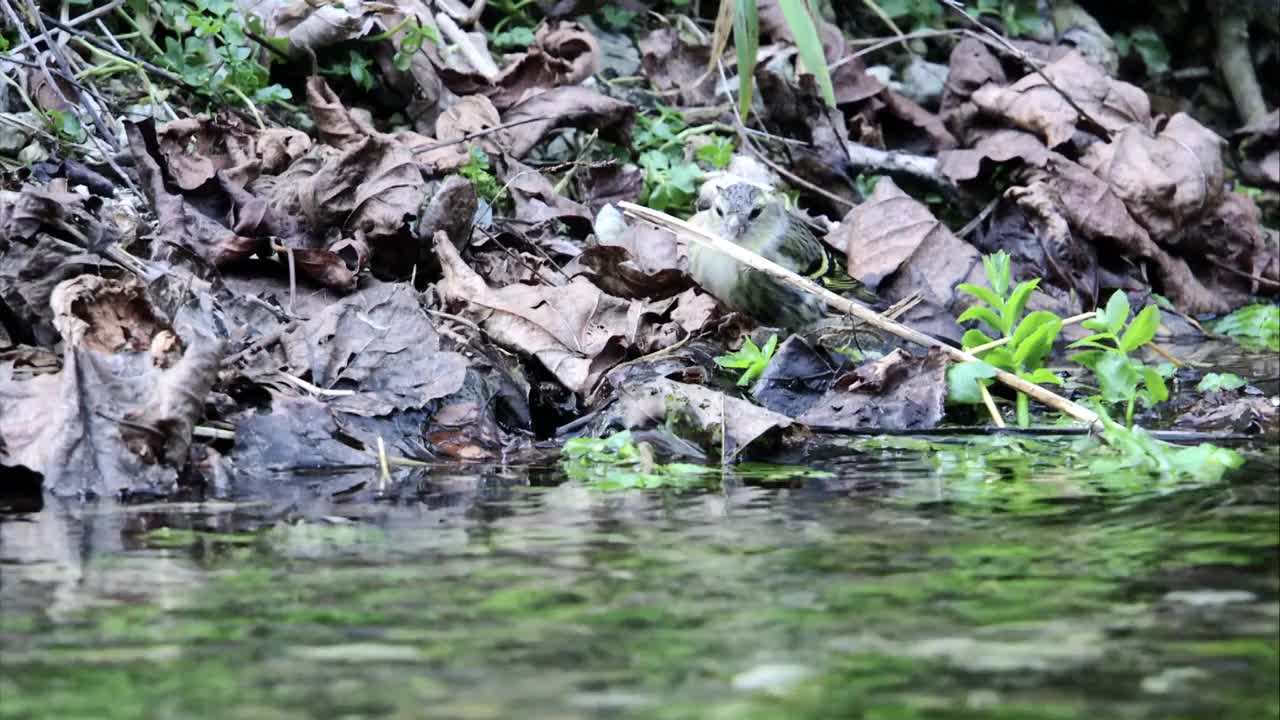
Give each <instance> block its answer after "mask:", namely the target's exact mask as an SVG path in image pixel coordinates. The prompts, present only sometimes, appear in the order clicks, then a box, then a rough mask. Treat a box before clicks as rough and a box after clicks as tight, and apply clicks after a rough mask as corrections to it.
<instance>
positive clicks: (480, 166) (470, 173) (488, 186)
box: [458, 147, 502, 205]
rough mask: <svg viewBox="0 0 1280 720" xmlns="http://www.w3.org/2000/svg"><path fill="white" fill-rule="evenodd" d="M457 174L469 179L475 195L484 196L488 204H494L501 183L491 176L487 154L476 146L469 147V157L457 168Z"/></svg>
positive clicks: (499, 191)
mask: <svg viewBox="0 0 1280 720" xmlns="http://www.w3.org/2000/svg"><path fill="white" fill-rule="evenodd" d="M458 174H459V175H461V176H462V177H464V178H466V179H468V180H470V181H471V185H472V186H473V187H474V188H475V189H476V195H479V196H480V197H482V198H484V199H485V200H487V201H488V202H489V204H491V205H492V204H495V203H497V201H498V197H499V196H500V195H501V194H502V185H501V184H499V183H498V179H497V178H496V177H494V176H493V172H492V170H491V168H490V167H489V154H488V153H486V152H485V151H483V150H481V149H480V148H478V147H472V148H471V158H470V159H469V160H467V163H466V164H465V165H463V166H462V167H460V168H458Z"/></svg>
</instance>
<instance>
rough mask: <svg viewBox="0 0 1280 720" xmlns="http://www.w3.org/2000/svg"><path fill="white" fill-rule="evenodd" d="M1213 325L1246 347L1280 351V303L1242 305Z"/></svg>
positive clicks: (1216, 329)
mask: <svg viewBox="0 0 1280 720" xmlns="http://www.w3.org/2000/svg"><path fill="white" fill-rule="evenodd" d="M1211 327H1212V330H1213V331H1214V332H1216V333H1220V334H1222V335H1226V336H1228V337H1230V338H1232V339H1234V340H1235V341H1236V342H1238V343H1240V344H1241V345H1243V346H1245V347H1246V348H1250V349H1263V348H1266V349H1269V350H1271V351H1273V352H1280V305H1276V304H1272V303H1259V304H1256V305H1249V306H1246V307H1242V308H1240V309H1239V310H1236V311H1235V312H1233V313H1231V314H1230V315H1228V316H1226V317H1224V318H1222V319H1221V320H1219V321H1217V322H1216V323H1213V325H1212V326H1211Z"/></svg>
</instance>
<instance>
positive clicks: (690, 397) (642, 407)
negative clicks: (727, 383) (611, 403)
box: [618, 377, 791, 461]
mask: <svg viewBox="0 0 1280 720" xmlns="http://www.w3.org/2000/svg"><path fill="white" fill-rule="evenodd" d="M618 403H619V405H620V406H621V408H620V411H621V413H622V423H623V425H624V426H625V427H627V428H630V429H639V428H646V427H653V426H655V425H662V424H664V423H666V422H667V421H668V419H670V418H676V417H678V418H680V422H681V423H682V424H684V425H688V426H690V427H688V428H687V431H688V432H690V433H691V434H695V435H703V436H706V437H709V438H710V439H711V442H712V443H716V441H719V440H721V439H723V442H722V444H721V447H722V448H723V451H724V457H725V459H726V461H727V460H729V459H732V458H734V457H736V456H737V455H738V454H739V453H741V452H742V450H743V449H745V448H746V447H747V446H748V445H750V444H751V443H753V442H757V441H762V440H763V439H764V438H765V437H766V436H767V435H773V434H776V433H777V432H778V431H780V430H782V429H784V428H787V427H790V426H791V418H788V417H787V416H786V415H780V414H778V413H775V412H772V411H769V410H765V409H764V408H762V407H758V406H756V405H753V404H751V403H750V402H747V401H746V400H742V399H740V398H736V397H731V396H728V395H725V394H723V393H721V392H718V391H716V390H712V389H710V388H707V387H703V386H701V385H690V384H688V383H681V382H676V381H674V380H669V379H667V378H663V377H659V378H653V379H651V380H648V381H646V382H644V383H625V384H622V385H621V386H619V388H618ZM718 444H719V443H718ZM715 449H717V450H718V449H720V448H715Z"/></svg>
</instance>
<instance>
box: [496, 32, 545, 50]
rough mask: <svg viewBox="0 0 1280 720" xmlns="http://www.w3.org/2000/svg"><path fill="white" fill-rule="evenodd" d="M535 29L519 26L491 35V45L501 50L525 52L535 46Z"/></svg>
mask: <svg viewBox="0 0 1280 720" xmlns="http://www.w3.org/2000/svg"><path fill="white" fill-rule="evenodd" d="M533 39H534V38H533V28H531V27H524V26H517V27H513V28H511V29H510V30H503V31H502V32H496V33H495V32H491V33H489V44H490V45H492V46H493V47H495V48H497V49H499V50H525V49H528V48H529V46H531V45H533Z"/></svg>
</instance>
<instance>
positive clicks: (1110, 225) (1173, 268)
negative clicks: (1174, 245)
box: [1028, 153, 1230, 315]
mask: <svg viewBox="0 0 1280 720" xmlns="http://www.w3.org/2000/svg"><path fill="white" fill-rule="evenodd" d="M1028 179H1029V182H1035V181H1041V182H1043V183H1044V184H1045V185H1046V186H1048V187H1049V188H1051V191H1052V194H1053V197H1054V198H1055V199H1056V202H1057V203H1058V207H1059V210H1060V212H1061V213H1062V215H1063V217H1065V218H1067V221H1068V222H1069V223H1070V224H1071V227H1072V229H1073V230H1074V231H1075V232H1077V233H1080V234H1082V235H1083V236H1084V237H1087V238H1089V239H1090V240H1091V241H1093V242H1094V243H1095V244H1097V245H1099V248H1100V249H1099V252H1100V253H1105V252H1106V251H1107V250H1108V249H1109V248H1108V245H1109V246H1110V247H1111V248H1119V249H1120V250H1121V251H1122V252H1123V253H1124V254H1125V255H1126V256H1127V257H1130V258H1144V259H1147V260H1149V261H1151V263H1152V266H1153V268H1154V270H1155V273H1156V280H1157V281H1158V282H1159V284H1160V287H1161V289H1162V291H1163V293H1164V294H1165V295H1167V296H1168V297H1169V298H1170V299H1171V300H1173V302H1174V304H1175V305H1177V306H1178V308H1179V309H1180V310H1182V311H1183V312H1185V313H1188V314H1193V315H1194V314H1200V313H1218V312H1226V311H1227V310H1229V309H1230V308H1229V307H1228V306H1227V303H1226V301H1225V300H1223V298H1221V297H1218V296H1216V295H1214V294H1213V293H1212V292H1210V291H1209V290H1208V289H1207V288H1205V286H1204V285H1202V284H1201V283H1200V281H1199V280H1197V279H1196V278H1195V276H1194V275H1192V273H1191V269H1190V268H1189V267H1188V266H1187V263H1186V262H1185V261H1183V260H1181V259H1179V258H1175V257H1173V256H1172V255H1170V254H1169V253H1167V252H1165V251H1164V250H1163V249H1161V248H1160V247H1159V246H1157V245H1156V243H1155V242H1153V241H1152V240H1151V236H1150V235H1149V234H1148V233H1147V231H1146V229H1144V228H1143V227H1142V226H1141V225H1140V224H1138V222H1137V221H1135V220H1134V219H1133V217H1132V216H1131V215H1130V214H1129V211H1128V209H1126V208H1125V206H1124V202H1123V201H1122V200H1121V199H1120V198H1119V197H1118V196H1116V194H1115V192H1114V191H1112V189H1111V186H1110V185H1108V184H1107V183H1106V182H1104V181H1103V180H1101V179H1100V178H1098V177H1097V176H1096V175H1094V174H1093V173H1091V172H1089V171H1088V170H1087V169H1085V168H1084V167H1083V166H1081V165H1078V164H1076V163H1073V162H1071V161H1070V160H1068V159H1067V158H1065V157H1063V156H1061V155H1058V154H1056V153H1055V154H1054V155H1053V157H1051V158H1050V160H1049V162H1048V163H1047V164H1046V165H1045V167H1044V168H1033V169H1032V171H1031V172H1030V173H1029V178H1028Z"/></svg>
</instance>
